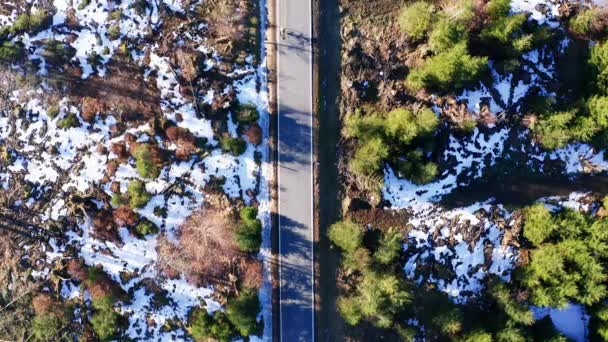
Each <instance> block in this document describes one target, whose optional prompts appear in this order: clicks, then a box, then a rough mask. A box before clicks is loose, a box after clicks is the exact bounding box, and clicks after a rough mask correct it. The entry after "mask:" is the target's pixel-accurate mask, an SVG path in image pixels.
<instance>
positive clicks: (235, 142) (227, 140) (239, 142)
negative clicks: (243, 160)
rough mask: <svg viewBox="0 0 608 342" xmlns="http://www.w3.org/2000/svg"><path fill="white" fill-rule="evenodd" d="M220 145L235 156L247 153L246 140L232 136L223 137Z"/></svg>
mask: <svg viewBox="0 0 608 342" xmlns="http://www.w3.org/2000/svg"><path fill="white" fill-rule="evenodd" d="M220 146H221V147H222V150H223V151H224V152H229V153H230V154H232V155H233V156H235V157H236V156H240V155H241V154H243V153H245V150H246V149H247V143H246V142H245V140H243V139H241V138H233V137H230V136H224V137H221V138H220Z"/></svg>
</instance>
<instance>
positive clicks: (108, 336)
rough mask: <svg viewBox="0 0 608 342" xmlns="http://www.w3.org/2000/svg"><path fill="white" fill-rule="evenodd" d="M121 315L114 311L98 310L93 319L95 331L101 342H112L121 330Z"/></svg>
mask: <svg viewBox="0 0 608 342" xmlns="http://www.w3.org/2000/svg"><path fill="white" fill-rule="evenodd" d="M118 318H119V315H118V313H116V311H114V310H113V309H109V310H96V311H95V312H94V313H93V316H92V317H91V325H92V327H93V331H95V334H96V335H97V337H98V338H99V339H100V340H101V341H112V340H114V337H115V335H116V334H117V333H118V331H119V329H118V327H117V321H118Z"/></svg>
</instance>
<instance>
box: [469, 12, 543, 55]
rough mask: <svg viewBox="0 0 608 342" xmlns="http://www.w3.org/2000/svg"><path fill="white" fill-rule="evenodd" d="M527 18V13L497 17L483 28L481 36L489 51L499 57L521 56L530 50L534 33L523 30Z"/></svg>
mask: <svg viewBox="0 0 608 342" xmlns="http://www.w3.org/2000/svg"><path fill="white" fill-rule="evenodd" d="M527 18H528V17H527V16H526V14H524V13H519V14H515V15H511V16H507V17H504V18H500V19H496V20H494V21H493V22H492V23H491V24H490V25H489V26H487V27H485V28H483V29H482V30H481V33H480V34H479V37H480V38H481V40H482V41H483V42H484V44H485V45H486V46H487V52H488V53H490V54H491V55H493V56H499V57H519V56H520V55H521V54H522V53H524V52H526V51H528V50H530V49H531V48H532V43H533V39H534V35H532V34H524V33H523V31H522V26H523V24H524V23H525V22H526V21H527Z"/></svg>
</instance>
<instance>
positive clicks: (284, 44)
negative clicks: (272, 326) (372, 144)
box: [277, 0, 314, 342]
mask: <svg viewBox="0 0 608 342" xmlns="http://www.w3.org/2000/svg"><path fill="white" fill-rule="evenodd" d="M277 6H278V9H277V20H278V26H279V27H280V29H279V30H278V31H277V33H278V35H279V37H278V38H277V44H278V49H277V50H278V55H277V73H278V74H277V98H278V120H279V124H278V141H279V143H278V149H279V151H278V184H279V191H278V192H279V193H278V202H279V205H278V210H279V215H278V216H279V217H278V224H279V263H280V265H279V277H280V288H279V304H280V318H279V319H280V335H281V340H282V341H285V342H287V341H289V342H292V341H313V340H314V302H313V301H314V282H313V242H314V238H313V236H314V235H313V197H312V196H313V195H312V194H313V171H312V166H313V165H312V163H313V160H312V158H313V147H312V136H313V133H312V132H313V131H312V129H313V127H312V125H313V124H312V118H313V113H312V112H313V109H312V45H311V44H312V43H311V37H312V13H311V12H312V7H311V3H310V1H309V0H278V1H277Z"/></svg>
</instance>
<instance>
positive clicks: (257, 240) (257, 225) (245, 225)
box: [235, 207, 262, 253]
mask: <svg viewBox="0 0 608 342" xmlns="http://www.w3.org/2000/svg"><path fill="white" fill-rule="evenodd" d="M257 215H258V210H257V209H256V208H254V207H244V208H243V209H241V211H240V213H239V216H240V218H241V220H240V222H239V225H238V227H237V229H236V236H235V239H236V243H237V244H238V246H239V249H240V250H241V251H243V252H251V253H254V252H258V251H259V250H260V244H261V243H262V222H260V220H258V219H257Z"/></svg>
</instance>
